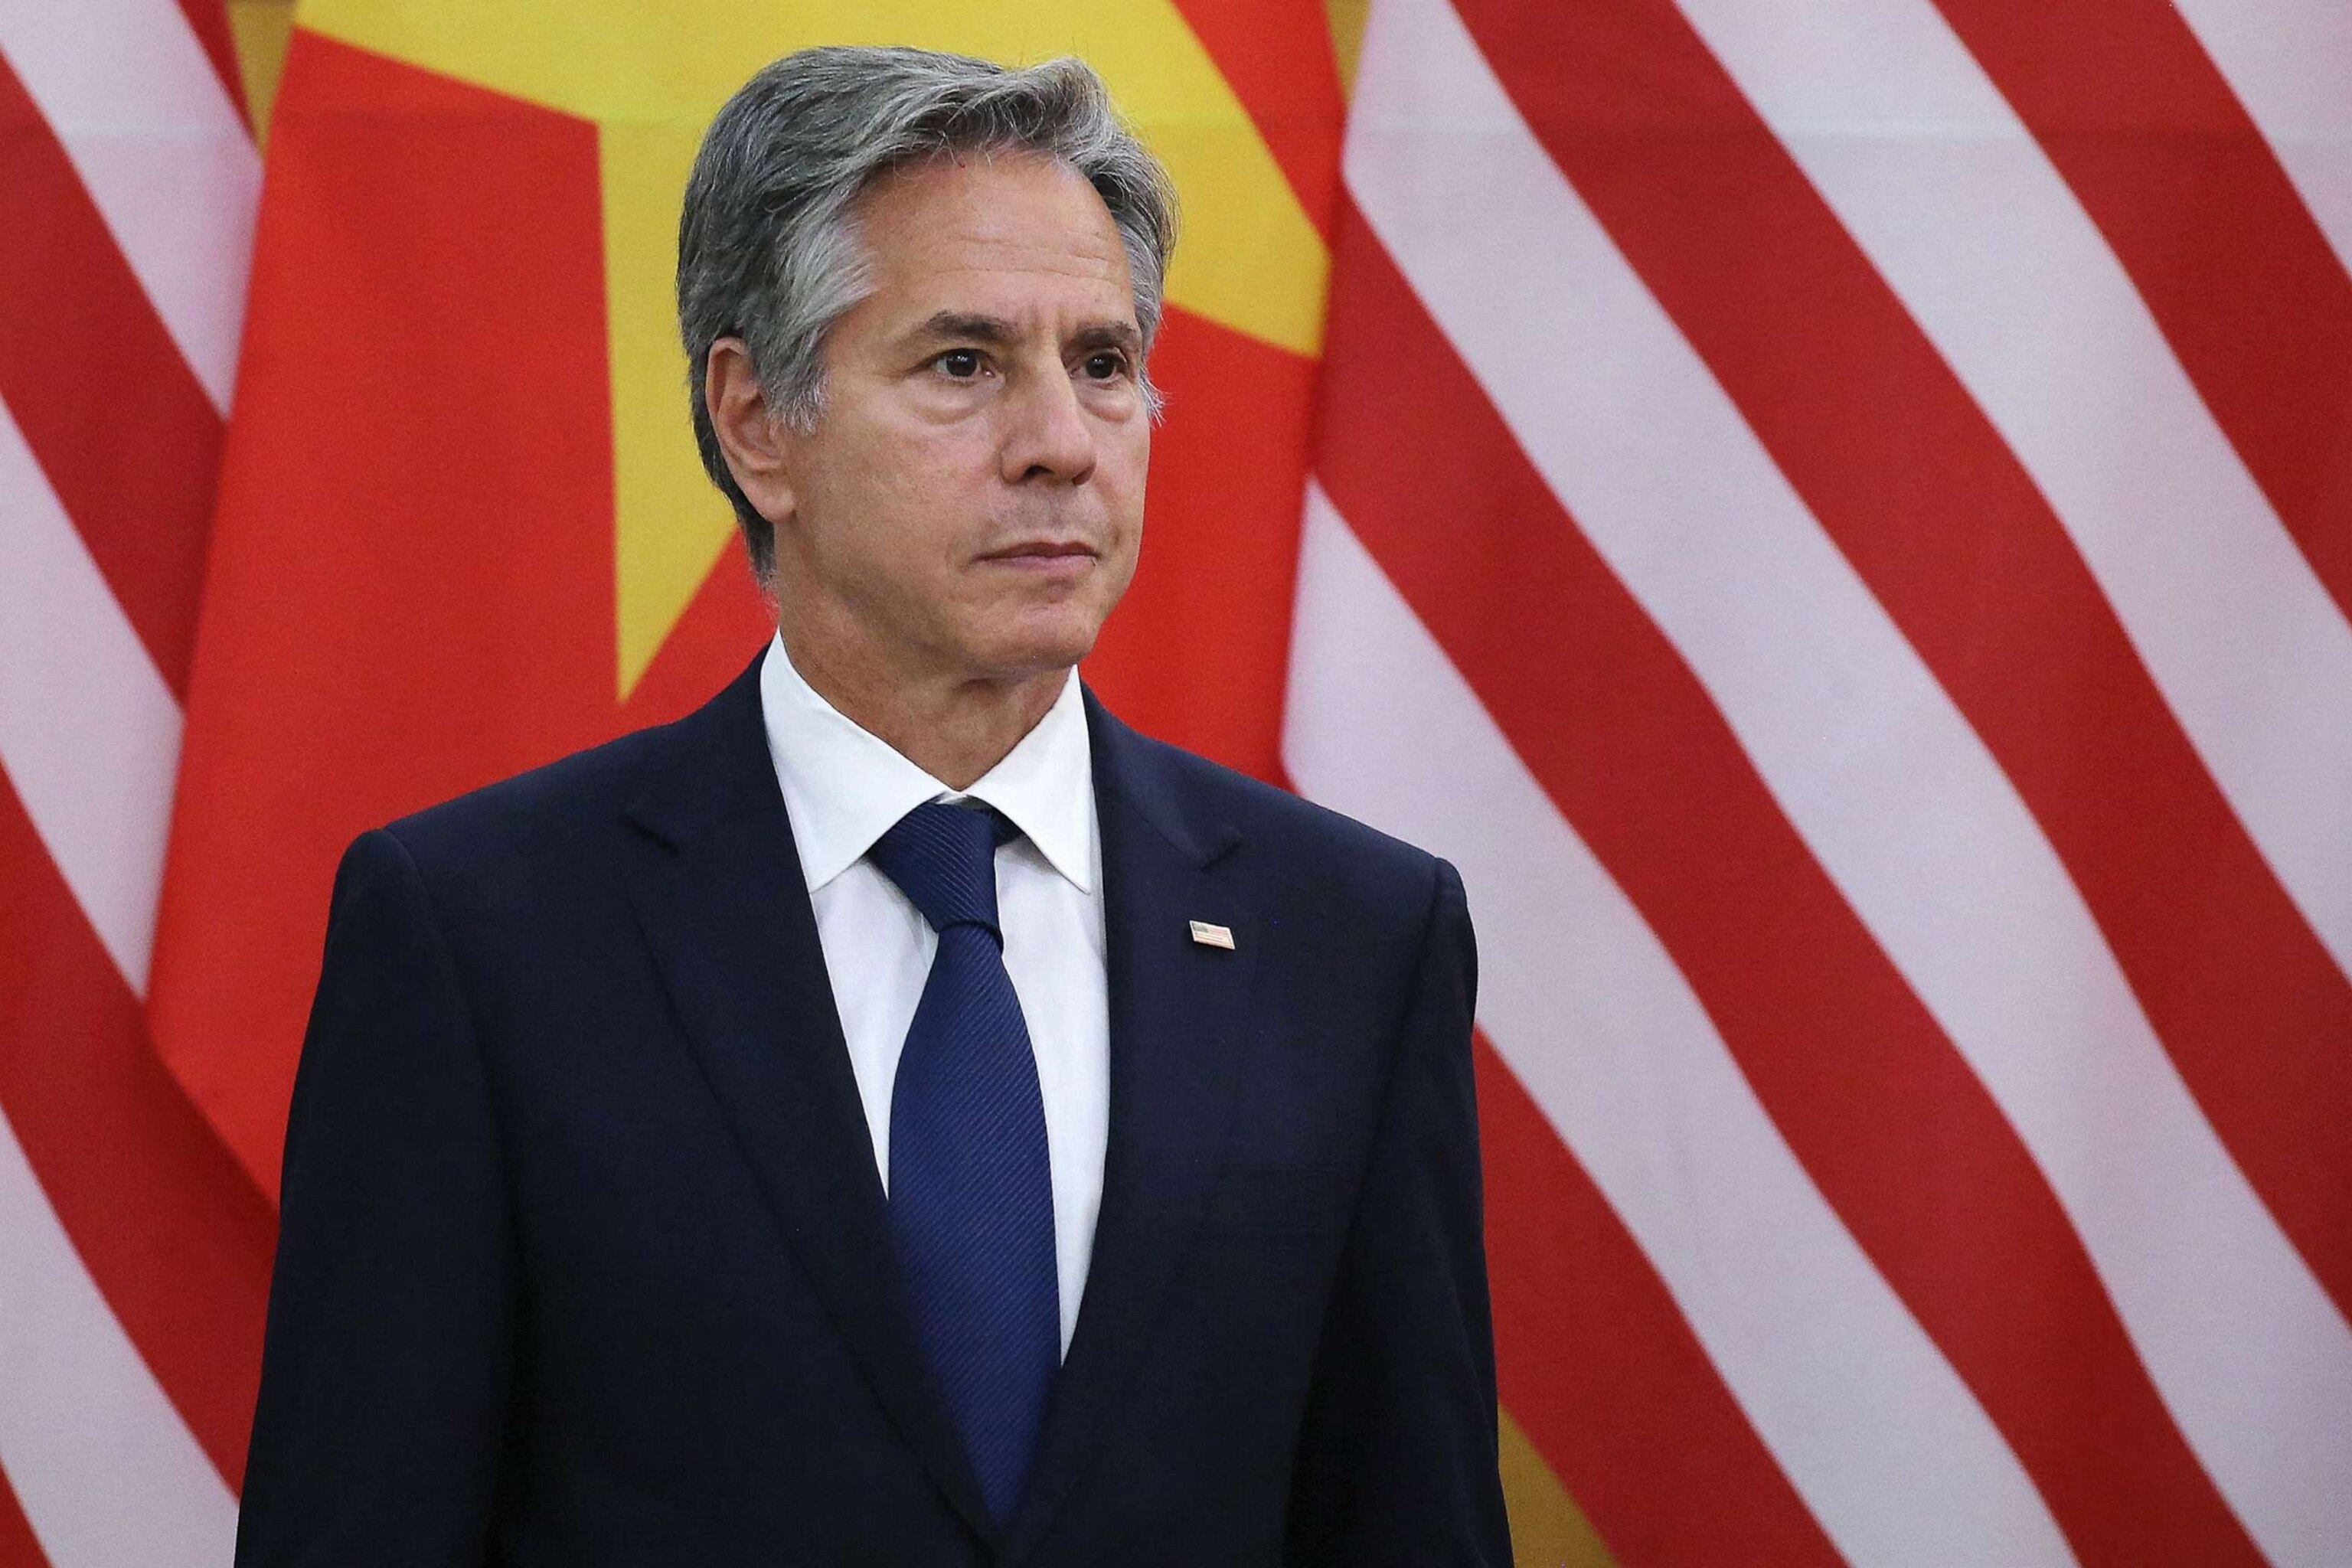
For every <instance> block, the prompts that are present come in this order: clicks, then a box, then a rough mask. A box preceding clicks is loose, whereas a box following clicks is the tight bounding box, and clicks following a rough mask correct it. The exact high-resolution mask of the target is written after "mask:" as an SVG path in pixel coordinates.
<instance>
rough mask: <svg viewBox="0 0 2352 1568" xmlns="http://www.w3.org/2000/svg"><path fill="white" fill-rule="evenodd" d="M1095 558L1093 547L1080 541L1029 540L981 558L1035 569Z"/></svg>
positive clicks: (994, 551) (1073, 563) (1072, 563)
mask: <svg viewBox="0 0 2352 1568" xmlns="http://www.w3.org/2000/svg"><path fill="white" fill-rule="evenodd" d="M1094 558H1095V547H1094V546H1093V545H1091V544H1088V543H1087V542H1086V541H1084V540H1082V539H1069V540H1057V539H1031V540H1024V541H1023V542H1021V543H1019V544H1013V545H1008V546H1006V547H1005V548H1004V549H1003V550H992V551H991V552H988V553H987V554H985V555H983V556H982V557H981V559H982V561H992V562H999V563H1004V564H1006V565H1013V566H1026V567H1031V568H1035V569H1044V568H1051V567H1054V566H1056V565H1075V564H1077V563H1082V562H1087V561H1092V560H1093V559H1094Z"/></svg>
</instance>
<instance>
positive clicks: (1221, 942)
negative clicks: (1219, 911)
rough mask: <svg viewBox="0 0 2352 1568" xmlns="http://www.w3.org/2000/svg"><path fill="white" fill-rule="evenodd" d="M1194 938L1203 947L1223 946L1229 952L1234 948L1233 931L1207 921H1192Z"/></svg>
mask: <svg viewBox="0 0 2352 1568" xmlns="http://www.w3.org/2000/svg"><path fill="white" fill-rule="evenodd" d="M1192 940H1193V941H1194V942H1199V943H1200V944H1201V945H1202V947H1222V948H1223V949H1224V950H1225V951H1226V952H1232V951H1233V950H1234V933H1233V931H1231V930H1230V929H1229V928H1227V927H1224V926H1217V925H1211V924H1210V923H1209V922H1208V921H1193V922H1192Z"/></svg>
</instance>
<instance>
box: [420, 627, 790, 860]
mask: <svg viewBox="0 0 2352 1568" xmlns="http://www.w3.org/2000/svg"><path fill="white" fill-rule="evenodd" d="M757 668H758V664H757V661H756V660H755V661H754V663H753V666H752V669H751V671H747V672H746V674H745V675H744V676H743V677H742V678H740V679H737V680H735V681H733V682H731V683H730V685H729V686H728V687H727V688H726V689H724V690H723V691H721V692H720V693H719V695H718V696H717V697H715V698H713V699H712V700H710V701H709V703H707V704H705V705H704V706H703V707H701V708H699V709H698V710H695V711H694V712H692V713H689V714H688V715H686V716H685V717H684V718H682V719H678V720H677V721H673V722H671V723H667V724H662V725H656V726H654V727H652V728H649V729H644V730H638V731H633V732H631V733H629V734H626V735H623V736H621V737H619V738H618V739H616V740H613V741H608V742H605V743H604V744H603V745H600V746H594V747H591V748H589V749H588V750H586V751H583V752H574V753H572V755H570V756H567V757H563V758H561V759H559V760H558V761H555V762H552V763H547V764H546V765H545V766H542V767H538V768H533V769H531V770H530V772H528V773H518V774H516V775H514V776H513V777H511V778H507V779H502V780H500V781H499V782H498V783H496V784H488V785H486V786H484V787H483V788H480V789H477V790H473V791H470V792H468V793H467V794H465V795H458V796H457V797H456V798H455V799H452V800H447V801H444V802H442V803H441V804H440V805H435V806H431V807H428V808H427V809H425V810H424V811H420V812H416V813H415V814H413V815H411V816H404V817H402V818H400V819H399V820H397V821H394V822H392V823H389V824H386V825H385V826H383V828H382V829H381V830H380V833H381V835H382V837H384V838H388V839H390V840H394V841H396V842H397V844H398V846H399V847H400V848H401V849H402V850H403V851H404V853H405V855H406V857H407V858H409V859H410V860H412V861H413V862H414V863H415V866H416V868H417V869H418V871H419V872H420V873H421V874H422V875H423V877H424V878H425V881H426V882H427V883H428V884H430V885H432V886H434V887H435V888H436V890H438V889H451V888H457V887H462V886H472V885H480V884H484V883H489V884H501V883H505V884H511V883H513V882H514V881H516V880H517V879H519V878H524V879H533V880H540V881H543V880H544V879H545V878H544V876H543V875H542V876H541V877H538V878H530V877H529V874H530V873H534V872H537V873H551V872H554V871H557V870H562V871H563V872H565V873H567V875H566V876H564V877H561V878H558V880H568V879H572V876H576V874H577V873H579V872H583V871H588V870H593V868H597V867H599V866H601V865H603V864H604V863H607V862H609V861H611V860H612V859H613V858H615V857H616V856H618V855H621V854H623V853H625V852H626V849H627V848H628V847H629V846H631V845H632V844H633V843H636V842H640V841H642V840H643V839H644V837H645V835H644V832H643V831H642V830H641V828H640V826H639V825H638V824H636V823H635V822H633V820H632V817H633V816H637V815H651V814H650V813H640V811H639V809H638V808H639V805H640V803H643V802H646V801H647V800H649V799H654V798H656V797H659V798H662V799H665V800H667V798H668V797H670V796H674V795H677V793H678V788H679V786H680V785H681V784H682V785H683V786H684V787H686V788H687V789H688V790H690V791H693V792H695V793H697V794H699V795H717V794H719V792H733V793H736V794H740V793H742V792H743V791H744V789H745V787H746V786H747V785H750V786H752V787H756V786H757V785H758V784H761V783H764V784H766V786H767V788H768V790H769V792H770V793H771V794H772V793H773V790H774V783H773V774H772V772H771V771H770V767H771V764H770V763H769V761H768V756H767V749H766V742H765V738H764V731H762V729H761V722H760V710H759V693H758V682H757V679H756V671H757Z"/></svg>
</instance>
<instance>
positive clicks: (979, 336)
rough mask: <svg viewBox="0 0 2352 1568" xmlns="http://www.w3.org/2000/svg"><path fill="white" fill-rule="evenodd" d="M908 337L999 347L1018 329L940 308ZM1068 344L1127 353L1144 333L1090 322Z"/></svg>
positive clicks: (1137, 347)
mask: <svg viewBox="0 0 2352 1568" xmlns="http://www.w3.org/2000/svg"><path fill="white" fill-rule="evenodd" d="M908 336H909V337H910V338H912V339H913V340H914V341H916V342H926V341H929V340H932V339H946V340H950V341H953V342H970V343H986V344H988V345H989V346H990V347H992V348H1002V347H1003V346H1004V345H1006V344H1007V343H1010V342H1013V340H1014V339H1016V338H1018V337H1019V336H1020V332H1019V331H1018V330H1016V329H1015V328H1014V326H1013V323H1012V322H1010V321H1006V320H1004V319H1003V317H1001V316H986V315H976V314H973V313H971V312H970V311H964V310H941V311H940V312H938V313H937V314H935V315H933V316H931V317H929V319H927V320H926V321H924V322H923V323H922V324H921V325H920V326H919V327H917V328H916V329H915V330H914V331H912V332H910V333H909V334H908ZM1070 343H1071V346H1072V347H1074V348H1078V349H1107V348H1108V349H1124V350H1126V351H1127V352H1128V353H1137V352H1139V350H1141V348H1142V347H1143V334H1142V333H1141V332H1139V331H1137V330H1136V329H1135V327H1134V325H1133V324H1132V323H1131V322H1128V321H1090V322H1088V323H1087V325H1085V326H1083V327H1080V328H1079V329H1078V330H1077V331H1075V332H1073V333H1071V334H1070Z"/></svg>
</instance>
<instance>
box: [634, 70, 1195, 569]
mask: <svg viewBox="0 0 2352 1568" xmlns="http://www.w3.org/2000/svg"><path fill="white" fill-rule="evenodd" d="M1008 152H1021V153H1037V154H1040V155H1043V156H1045V157H1050V158H1054V159H1057V160H1059V161H1060V162H1062V163H1066V164H1067V165H1068V166H1069V167H1071V168H1072V169H1074V170H1076V172H1077V173H1078V174H1081V175H1083V176H1084V177H1085V178H1086V180H1087V183H1088V184H1092V185H1093V186H1094V188H1095V191H1096V193H1097V195H1100V196H1101V197H1102V200H1103V205H1104V206H1106V207H1108V209H1109V211H1110V216H1111V221H1112V222H1113V223H1115V224H1116V225H1117V226H1118V235H1119V239H1120V241H1121V242H1122V243H1123V244H1124V245H1125V247H1126V248H1127V263H1128V273H1129V282H1130V284H1131V286H1132V287H1133V289H1134V296H1135V318H1136V323H1137V325H1138V326H1139V327H1140V328H1141V329H1142V331H1143V342H1144V346H1145V347H1146V348H1147V349H1149V347H1150V343H1151V340H1152V337H1153V335H1154V334H1155V333H1156V332H1157V331H1158V330H1159V326H1160V295H1161V290H1162V289H1163V287H1164V285H1165V282H1166V279H1167V273H1168V259H1169V256H1170V254H1171V252H1172V251H1173V250H1174V249H1175V245H1176V190H1175V185H1174V184H1173V182H1171V180H1170V179H1169V177H1168V173H1167V171H1166V170H1165V169H1163V168H1162V167H1161V166H1160V161H1159V160H1158V159H1157V158H1155V157H1153V156H1152V155H1151V153H1150V151H1149V150H1148V149H1146V148H1145V147H1144V145H1143V144H1142V142H1139V141H1138V140H1137V139H1136V138H1135V136H1134V135H1133V133H1132V132H1129V130H1128V129H1127V127H1126V126H1125V125H1124V124H1123V123H1122V122H1121V121H1120V120H1119V117H1118V113H1117V111H1116V110H1113V109H1112V107H1111V102H1110V95H1109V93H1108V91H1107V90H1106V89H1105V88H1104V87H1103V83H1102V79H1101V78H1100V77H1098V76H1097V75H1096V74H1095V73H1094V71H1093V69H1092V68H1090V67H1088V66H1087V64H1086V63H1085V62H1084V61H1082V60H1077V59H1074V58H1068V57H1065V58H1060V59H1053V60H1047V61H1045V63H1044V64H1042V65H1035V66H1030V67H1027V68H1020V69H1015V68H1008V67H1005V66H1000V65H996V64H994V63H992V62H991V61H988V60H981V59H973V58H970V57H969V56H964V55H951V54H940V53H937V52H934V51H932V50H929V49H912V48H866V47H824V48H814V49H803V50H801V51H800V52H799V53H797V54H792V55H787V56H785V57H784V58H782V59H780V60H778V61H776V62H775V63H774V64H772V65H770V66H768V67H767V68H764V69H763V70H761V72H760V73H759V74H758V75H757V76H755V77H753V78H752V79H751V80H750V81H748V82H746V83H744V84H743V86H742V87H741V89H739V90H738V91H737V92H736V94H735V96H734V97H732V98H730V99H729V100H727V103H726V105H725V107H723V108H722V109H720V110H719V116H718V118H717V119H715V120H713V121H711V122H710V129H709V131H708V132H705V133H704V135H703V138H702V149H701V151H700V152H699V153H697V154H696V156H695V160H694V173H693V174H692V176H691V177H690V178H689V179H688V182H687V187H686V211H685V213H684V216H682V217H681V218H680V219H679V221H678V227H677V317H678V329H679V331H680V333H681V335H683V337H684V338H685V340H686V357H687V362H688V367H689V368H688V391H689V393H690V394H691V397H692V403H693V410H694V415H693V416H694V439H695V445H696V446H697V447H699V448H700V449H701V453H702V466H703V468H705V469H707V470H708V471H709V475H710V478H711V480H712V482H713V483H715V484H717V485H718V487H719V489H720V490H722V491H723V492H725V494H726V496H727V499H728V500H730V502H732V503H733V504H734V508H735V517H736V521H738V522H739V523H740V526H741V528H742V531H743V542H744V544H745V546H746V548H747V549H748V550H749V551H750V552H751V567H752V570H753V571H754V572H755V573H757V574H759V577H760V579H761V582H762V583H764V582H766V581H767V580H768V577H769V574H771V573H772V570H773V569H774V565H775V530H774V527H773V525H772V524H771V523H770V522H769V521H768V520H767V519H765V518H763V517H761V515H760V514H759V512H758V511H757V510H754V509H753V508H752V506H751V502H750V500H747V499H746V498H745V497H744V495H743V491H742V489H741V487H740V486H739V485H737V484H736V482H735V477H734V475H732V474H731V473H730V472H729V471H728V468H727V459H726V457H725V455H724V454H723V453H722V452H721V451H720V450H719V437H718V435H717V433H716V432H715V431H714V430H713V429H712V428H711V424H710V414H709V410H708V409H707V408H706V407H705V406H704V405H703V384H704V382H705V381H706V379H707V378H708V375H709V364H710V348H711V345H712V344H713V343H715V342H718V341H719V339H720V338H726V337H737V338H740V339H742V340H743V344H744V348H745V350H746V352H747V353H748V354H749V356H750V358H751V369H752V373H753V374H755V375H757V376H758V377H759V380H760V388H761V393H762V395H764V396H765V397H766V399H767V401H768V405H769V406H770V408H772V409H773V410H774V411H775V412H776V413H777V414H778V415H780V416H782V417H783V418H784V419H786V420H787V421H789V422H791V423H792V424H793V425H794V426H797V427H799V428H801V429H803V430H805V429H809V428H813V427H814V425H815V423H816V421H817V418H818V416H819V415H820V414H822V412H823V411H824V341H825V336H826V334H827V333H828V332H829V331H831V330H832V328H833V325H834V323H835V321H839V320H840V319H841V318H842V317H843V316H844V315H845V314H846V313H847V312H848V310H850V308H851V307H852V306H854V305H856V303H857V302H858V300H861V299H863V298H865V296H866V291H867V289H869V287H870V283H869V280H868V279H867V277H866V255H865V252H864V250H863V248H862V247H861V246H860V244H859V241H858V237H857V232H856V221H855V220H856V203H857V199H858V197H859V196H861V195H864V194H865V193H866V190H868V189H869V188H870V187H871V186H872V185H873V184H874V183H875V182H876V181H877V179H878V178H880V177H881V176H882V175H884V174H887V173H889V172H890V171H892V170H894V169H898V168H901V167H904V166H906V165H908V164H912V163H922V162H927V161H929V160H931V159H934V158H939V157H943V156H950V155H955V154H961V153H972V154H986V153H1008ZM1137 374H1138V376H1139V381H1140V384H1141V386H1142V389H1143V393H1144V397H1145V400H1146V406H1147V407H1149V408H1150V409H1152V410H1154V411H1156V410H1157V408H1158V406H1159V398H1158V395H1157V393H1155V392H1154V391H1153V390H1152V387H1151V384H1150V380H1149V379H1148V378H1143V374H1142V369H1141V367H1140V366H1138V370H1137Z"/></svg>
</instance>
